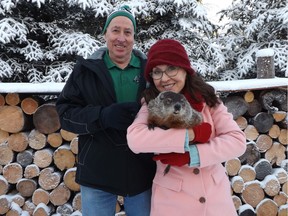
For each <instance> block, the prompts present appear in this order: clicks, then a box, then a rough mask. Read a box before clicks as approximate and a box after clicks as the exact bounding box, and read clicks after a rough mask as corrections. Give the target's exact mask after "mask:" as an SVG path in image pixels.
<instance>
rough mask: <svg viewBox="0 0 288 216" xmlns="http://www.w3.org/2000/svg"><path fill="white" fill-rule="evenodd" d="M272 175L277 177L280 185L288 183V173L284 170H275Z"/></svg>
mask: <svg viewBox="0 0 288 216" xmlns="http://www.w3.org/2000/svg"><path fill="white" fill-rule="evenodd" d="M272 174H273V175H274V176H276V178H277V179H278V181H279V182H280V184H284V183H285V182H287V181H288V173H287V171H286V170H285V169H283V168H274V169H273V171H272Z"/></svg>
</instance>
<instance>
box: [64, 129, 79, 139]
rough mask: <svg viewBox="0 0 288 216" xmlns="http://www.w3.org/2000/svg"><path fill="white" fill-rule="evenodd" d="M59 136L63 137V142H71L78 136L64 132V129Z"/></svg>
mask: <svg viewBox="0 0 288 216" xmlns="http://www.w3.org/2000/svg"><path fill="white" fill-rule="evenodd" d="M60 134H61V136H62V137H63V139H64V140H66V141H71V140H73V139H74V138H75V137H77V136H78V135H77V134H75V133H72V132H69V131H66V130H64V129H61V130H60Z"/></svg>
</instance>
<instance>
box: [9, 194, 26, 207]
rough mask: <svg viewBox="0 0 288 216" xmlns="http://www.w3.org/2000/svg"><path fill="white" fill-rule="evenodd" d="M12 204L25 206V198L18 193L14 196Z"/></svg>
mask: <svg viewBox="0 0 288 216" xmlns="http://www.w3.org/2000/svg"><path fill="white" fill-rule="evenodd" d="M12 202H14V203H17V205H18V206H20V207H22V206H24V204H25V198H24V197H23V196H22V195H21V194H19V193H17V194H15V195H13V196H12Z"/></svg>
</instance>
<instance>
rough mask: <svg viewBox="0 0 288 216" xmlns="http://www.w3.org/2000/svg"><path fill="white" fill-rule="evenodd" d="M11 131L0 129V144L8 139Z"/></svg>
mask: <svg viewBox="0 0 288 216" xmlns="http://www.w3.org/2000/svg"><path fill="white" fill-rule="evenodd" d="M8 137H9V133H8V132H7V131H3V130H1V129H0V144H1V143H3V142H6V141H7V140H8Z"/></svg>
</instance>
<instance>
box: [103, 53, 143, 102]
mask: <svg viewBox="0 0 288 216" xmlns="http://www.w3.org/2000/svg"><path fill="white" fill-rule="evenodd" d="M104 62H105V64H106V66H107V67H108V70H109V72H110V74H111V77H112V79H113V83H114V89H115V92H116V97H117V102H127V101H136V96H137V92H138V87H139V77H140V76H139V74H140V68H141V62H140V59H139V58H138V57H137V56H135V55H134V54H133V53H132V54H131V60H130V62H129V64H128V65H127V67H126V68H124V69H121V68H119V67H118V66H117V65H116V64H115V63H114V62H112V60H111V58H110V57H109V54H108V51H107V52H106V53H105V55H104Z"/></svg>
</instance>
